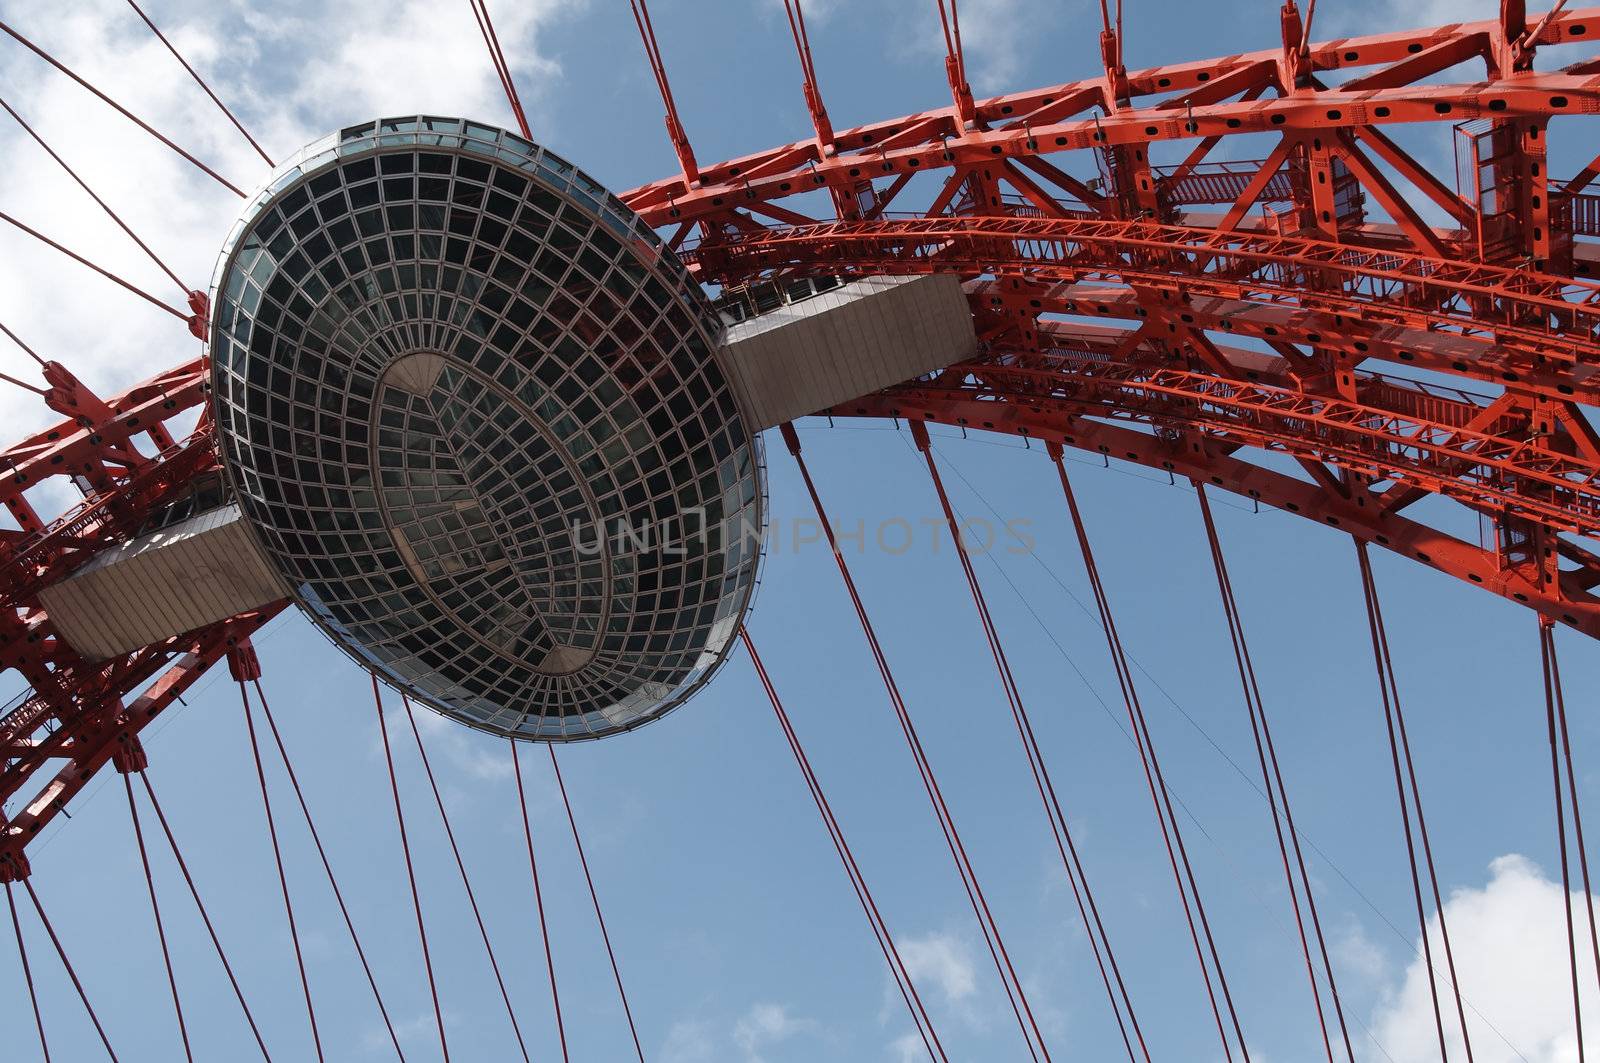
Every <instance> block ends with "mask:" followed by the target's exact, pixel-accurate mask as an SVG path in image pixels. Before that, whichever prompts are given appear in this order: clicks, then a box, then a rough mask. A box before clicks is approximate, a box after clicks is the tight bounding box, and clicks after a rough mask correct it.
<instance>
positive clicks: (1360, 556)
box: [1351, 536, 1472, 1063]
mask: <svg viewBox="0 0 1600 1063" xmlns="http://www.w3.org/2000/svg"><path fill="white" fill-rule="evenodd" d="M1351 538H1352V539H1353V541H1354V542H1355V544H1356V559H1357V562H1358V563H1359V567H1360V571H1361V590H1362V594H1363V596H1364V597H1365V598H1366V605H1367V625H1368V627H1369V628H1370V629H1371V634H1372V656H1373V664H1374V665H1375V666H1376V668H1377V671H1378V685H1379V688H1380V690H1381V692H1382V695H1383V710H1384V719H1385V722H1386V724H1387V725H1388V733H1389V754H1390V759H1391V761H1392V762H1393V764H1392V766H1393V768H1394V781H1395V789H1396V792H1397V794H1398V796H1399V798H1400V819H1401V825H1402V826H1403V827H1404V829H1405V835H1406V852H1407V856H1408V858H1409V860H1410V862H1411V885H1412V892H1413V894H1414V895H1415V900H1416V906H1417V922H1418V926H1419V927H1420V930H1421V934H1422V947H1423V958H1424V961H1425V962H1426V963H1427V964H1428V988H1429V991H1430V993H1431V994H1432V996H1433V1005H1434V1020H1435V1025H1436V1027H1437V1031H1438V1035H1439V1052H1440V1054H1441V1056H1442V1057H1443V1058H1444V1059H1446V1060H1448V1059H1449V1049H1448V1048H1447V1047H1446V1043H1445V1033H1444V1017H1443V1013H1442V1009H1441V1008H1440V1006H1439V1001H1438V988H1437V986H1436V984H1435V974H1436V972H1435V970H1434V966H1433V948H1432V946H1431V945H1430V944H1429V941H1428V919H1427V910H1426V905H1425V903H1424V901H1423V899H1422V883H1421V879H1420V874H1419V871H1418V866H1417V852H1416V843H1415V841H1414V840H1413V837H1412V828H1411V823H1412V816H1411V813H1410V812H1409V811H1408V810H1407V807H1406V783H1407V781H1409V783H1410V793H1411V805H1412V807H1414V808H1415V811H1416V824H1417V828H1416V834H1417V837H1418V838H1420V840H1421V841H1422V853H1423V859H1424V862H1425V864H1426V867H1427V872H1428V881H1429V884H1430V886H1431V887H1432V894H1433V906H1434V912H1435V913H1436V915H1437V917H1438V920H1439V937H1440V938H1441V939H1442V941H1443V944H1444V955H1445V964H1446V966H1447V968H1448V969H1449V977H1448V981H1449V984H1450V991H1451V993H1452V994H1453V995H1454V997H1455V1004H1456V1018H1457V1020H1458V1022H1459V1023H1460V1026H1461V1040H1462V1046H1463V1047H1464V1048H1465V1050H1466V1054H1467V1061H1468V1063H1472V1039H1471V1036H1470V1035H1469V1034H1468V1032H1467V1015H1466V1010H1465V1008H1464V1006H1463V1004H1462V998H1461V980H1460V979H1459V978H1458V977H1457V976H1456V963H1455V954H1454V950H1453V949H1452V948H1451V946H1450V930H1449V927H1448V925H1447V923H1446V922H1445V915H1444V900H1443V898H1442V896H1441V895H1440V891H1439V876H1438V873H1437V872H1436V871H1435V869H1434V863H1433V846H1432V844H1431V843H1430V842H1429V840H1428V827H1427V821H1426V820H1425V819H1424V818H1423V814H1422V794H1421V790H1420V789H1419V787H1418V785H1417V771H1416V766H1415V764H1414V762H1413V760H1412V757H1411V740H1410V738H1409V737H1408V736H1407V734H1406V721H1405V714H1404V712H1403V711H1402V709H1401V707H1400V688H1399V684H1398V683H1397V682H1396V681H1395V675H1394V658H1393V656H1392V655H1391V654H1390V652H1389V634H1388V630H1387V628H1386V627H1385V625H1384V622H1383V608H1382V605H1381V604H1380V603H1379V601H1378V585H1377V581H1376V580H1375V579H1374V578H1373V575H1372V560H1371V558H1370V557H1369V556H1368V553H1367V544H1366V543H1364V542H1362V541H1361V540H1360V539H1355V537H1354V536H1352V537H1351ZM1397 737H1398V744H1397V743H1396V738H1397ZM1402 756H1403V757H1404V761H1405V769H1404V773H1403V774H1402V770H1401V759H1402Z"/></svg>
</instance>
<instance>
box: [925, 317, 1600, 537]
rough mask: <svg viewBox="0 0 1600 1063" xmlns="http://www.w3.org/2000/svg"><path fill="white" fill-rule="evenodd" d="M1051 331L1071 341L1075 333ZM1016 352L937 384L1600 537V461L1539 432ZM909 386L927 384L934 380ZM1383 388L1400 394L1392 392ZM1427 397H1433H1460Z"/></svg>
mask: <svg viewBox="0 0 1600 1063" xmlns="http://www.w3.org/2000/svg"><path fill="white" fill-rule="evenodd" d="M1052 338H1054V339H1056V340H1057V341H1058V342H1062V343H1070V342H1071V340H1072V336H1071V335H1070V333H1068V334H1060V335H1057V334H1054V333H1052ZM1018 360H1019V361H1023V364H1022V365H1016V364H1008V363H1010V361H1011V359H1010V358H1008V357H997V358H989V359H984V360H981V361H977V362H971V363H967V364H965V365H962V366H960V367H958V368H957V370H955V371H952V372H947V373H944V374H941V375H940V377H939V380H938V383H939V385H940V388H939V390H940V392H941V393H943V394H952V393H954V392H955V390H956V389H953V388H951V387H950V385H949V380H950V378H951V377H953V376H954V375H955V374H956V372H961V373H964V374H966V375H967V380H966V381H965V382H964V383H963V385H962V386H961V387H960V389H959V391H960V393H961V395H962V398H963V399H964V400H973V401H980V402H981V401H984V400H989V401H998V402H1025V403H1054V404H1056V405H1057V406H1058V408H1062V409H1072V410H1075V411H1082V412H1088V413H1094V414H1097V415H1099V416H1106V417H1131V418H1136V419H1138V420H1140V421H1142V422H1144V423H1148V424H1152V425H1156V426H1158V427H1164V428H1169V429H1189V428H1193V429H1198V430H1201V431H1204V432H1207V433H1212V434H1216V435H1218V436H1221V437H1222V438H1224V439H1226V440H1230V441H1232V442H1235V443H1239V444H1243V445H1246V446H1251V447H1257V448H1260V449H1265V450H1279V451H1283V452H1285V453H1290V454H1294V455H1296V456H1298V457H1304V458H1308V459H1311V460H1314V461H1322V462H1326V463H1328V464H1330V465H1336V466H1338V467H1340V468H1344V469H1348V470H1350V471H1352V472H1355V473H1358V474H1360V475H1362V476H1364V477H1368V478H1371V479H1375V480H1388V481H1393V482H1396V483H1405V484H1409V485H1415V486H1418V487H1421V488H1423V489H1424V490H1427V491H1429V492H1431V493H1435V494H1440V495H1444V496H1447V497H1452V498H1456V499H1458V500H1460V501H1463V502H1465V503H1466V504H1468V505H1470V506H1472V507H1473V508H1475V509H1479V510H1482V511H1492V512H1497V513H1501V514H1504V515H1506V516H1511V517H1519V518H1522V519H1526V520H1530V521H1535V522H1537V523H1539V524H1542V525H1544V526H1546V527H1551V528H1556V529H1558V530H1562V531H1568V532H1573V533H1575V534H1578V535H1585V536H1594V537H1600V461H1592V460H1585V459H1583V458H1580V457H1572V456H1568V455H1565V454H1561V453H1558V452H1555V451H1552V450H1549V449H1546V448H1545V447H1543V446H1542V445H1541V444H1540V442H1539V441H1538V440H1536V439H1527V440H1522V441H1518V440H1514V439H1508V438H1504V437H1501V436H1498V435H1494V434H1490V433H1488V432H1479V431H1473V430H1471V429H1468V428H1465V427H1462V426H1461V424H1462V423H1463V422H1464V421H1465V419H1466V418H1465V417H1464V416H1458V417H1453V418H1451V421H1450V422H1440V421H1430V420H1426V419H1423V418H1422V417H1420V416H1416V415H1411V416H1407V415H1405V414H1403V413H1400V412H1397V411H1394V410H1392V409H1383V408H1379V407H1376V406H1368V405H1363V404H1361V403H1358V402H1349V401H1345V400H1342V399H1338V398H1330V397H1326V396H1318V395H1307V394H1305V393H1303V392H1299V391H1296V390H1292V389H1289V388H1282V387H1274V386H1270V385H1267V384H1262V383H1256V382H1252V381H1248V380H1237V379H1226V378H1222V377H1218V376H1214V375H1210V374H1205V373H1194V372H1189V371H1186V370H1182V369H1175V368H1171V367H1168V366H1161V365H1141V364H1116V363H1114V362H1110V361H1103V360H1100V359H1099V358H1094V357H1085V356H1082V355H1079V356H1077V357H1074V356H1073V355H1072V354H1071V353H1067V352H1060V351H1056V350H1052V351H1050V352H1048V353H1046V354H1044V355H1030V356H1028V357H1027V358H1026V359H1025V360H1023V359H1018ZM907 387H908V388H911V389H913V390H915V391H917V392H918V393H920V394H928V393H930V392H929V388H928V387H926V386H918V385H907ZM1388 388H1389V389H1390V390H1391V392H1394V391H1399V390H1400V389H1399V388H1397V387H1396V385H1394V384H1389V385H1388ZM1385 397H1386V398H1387V399H1389V400H1390V401H1394V398H1395V395H1394V394H1392V393H1391V394H1389V395H1386V396H1385ZM1428 398H1429V400H1430V404H1432V405H1434V406H1436V407H1437V406H1444V405H1446V404H1449V403H1450V401H1451V400H1448V399H1445V398H1441V397H1438V396H1429V397H1428ZM1463 405H1464V404H1463ZM1452 422H1454V423H1452Z"/></svg>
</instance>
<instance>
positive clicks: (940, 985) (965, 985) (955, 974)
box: [900, 933, 978, 1004]
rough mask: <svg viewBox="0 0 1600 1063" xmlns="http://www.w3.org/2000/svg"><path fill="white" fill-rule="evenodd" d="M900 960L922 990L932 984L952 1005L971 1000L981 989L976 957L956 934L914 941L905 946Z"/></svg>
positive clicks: (905, 942)
mask: <svg viewBox="0 0 1600 1063" xmlns="http://www.w3.org/2000/svg"><path fill="white" fill-rule="evenodd" d="M900 957H901V959H903V960H904V961H905V965H906V970H907V971H908V972H909V973H910V975H911V980H912V981H913V982H915V983H916V984H917V986H918V987H919V988H921V987H922V986H925V985H931V986H933V987H934V988H936V989H938V990H939V992H940V993H941V994H943V995H944V998H945V999H946V1000H947V1001H949V1002H950V1003H952V1004H960V1003H964V1002H966V1001H968V1000H970V999H971V998H972V996H973V995H974V994H975V993H976V992H977V990H978V979H977V973H976V971H975V970H974V968H973V964H972V956H971V954H970V953H969V952H968V950H967V947H966V945H965V943H964V942H962V941H961V940H960V939H959V938H957V937H956V936H955V935H954V934H941V933H934V934H928V935H926V936H925V937H920V938H910V939H908V940H906V941H904V942H902V943H901V945H900Z"/></svg>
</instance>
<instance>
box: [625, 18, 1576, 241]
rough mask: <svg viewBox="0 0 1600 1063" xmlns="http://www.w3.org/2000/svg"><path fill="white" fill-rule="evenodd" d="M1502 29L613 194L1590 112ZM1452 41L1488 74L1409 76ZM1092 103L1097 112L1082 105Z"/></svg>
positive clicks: (1276, 56)
mask: <svg viewBox="0 0 1600 1063" xmlns="http://www.w3.org/2000/svg"><path fill="white" fill-rule="evenodd" d="M1500 35H1501V34H1500V27H1499V25H1498V24H1497V23H1494V22H1477V23H1461V24H1457V25H1454V26H1446V27H1441V28H1438V29H1423V30H1410V31H1404V32H1399V33H1387V34H1379V35H1374V36H1365V37H1353V38H1346V39H1343V40H1335V41H1325V42H1322V43H1320V44H1316V45H1313V46H1311V49H1310V56H1309V70H1310V71H1311V72H1324V73H1326V72H1330V71H1337V70H1344V69H1353V68H1368V67H1383V68H1393V69H1390V70H1387V71H1385V72H1384V73H1383V75H1382V76H1379V75H1378V74H1377V73H1375V74H1373V75H1368V78H1369V79H1370V83H1371V86H1372V87H1369V88H1361V87H1359V85H1358V87H1357V88H1356V89H1355V90H1353V91H1352V90H1350V89H1347V88H1343V87H1339V86H1334V87H1331V88H1322V87H1312V86H1306V85H1302V86H1293V85H1291V86H1290V87H1289V88H1288V89H1285V88H1284V86H1283V84H1282V75H1281V67H1280V62H1281V60H1282V59H1283V54H1282V53H1281V52H1280V51H1275V50H1272V51H1260V52H1254V53H1250V54H1246V55H1238V56H1232V57H1227V58H1222V59H1210V60H1203V61H1198V62H1190V63H1179V64H1173V65H1169V66H1163V67H1154V68H1150V69H1148V70H1142V71H1137V72H1134V73H1131V74H1129V75H1128V79H1127V87H1128V90H1129V93H1130V96H1131V97H1132V98H1133V99H1135V100H1137V99H1140V98H1144V97H1160V99H1159V100H1157V101H1156V102H1154V103H1152V104H1150V105H1148V106H1125V107H1119V106H1118V105H1117V101H1115V100H1110V99H1108V98H1107V94H1106V82H1105V81H1104V80H1103V79H1101V78H1093V79H1086V80H1083V81H1077V82H1069V83H1067V84H1064V85H1055V86H1050V87H1048V88H1042V89H1034V90H1030V91H1026V92H1019V93H1012V94H1009V95H1005V96H997V97H994V98H993V99H990V100H986V101H983V102H980V103H979V104H978V105H977V108H976V112H975V116H974V122H973V123H972V128H970V129H969V128H965V127H964V126H963V124H962V123H961V121H960V120H959V116H958V115H957V114H956V111H955V108H954V107H948V108H940V109H935V110H932V111H925V112H923V113H921V114H915V115H907V116H905V117H902V118H896V119H890V120H887V121H882V122H875V123H872V124H870V125H864V126H859V127H857V128H855V129H851V130H848V131H846V132H843V133H840V134H837V135H836V137H835V140H834V147H835V148H836V149H837V150H836V152H835V153H834V154H827V153H825V152H824V151H823V150H822V149H821V147H820V146H819V145H818V144H817V143H815V142H797V143H792V144H786V145H784V146H782V147H779V148H774V149H771V150H768V151H763V152H758V153H756V154H752V155H747V156H744V157H743V158H739V159H733V160H729V161H727V162H723V163H718V164H716V165H713V166H703V167H701V168H700V170H699V173H698V180H696V181H695V182H694V183H693V184H692V185H691V184H690V183H689V182H687V181H685V179H684V178H683V177H681V176H676V177H672V178H668V179H666V180H662V181H658V182H655V183H654V184H649V185H644V186H642V187H640V188H637V189H634V190H633V191H631V192H629V193H627V194H626V195H624V196H623V200H624V202H626V203H628V205H629V206H631V207H633V208H634V209H635V210H637V211H639V212H640V213H641V214H643V215H644V216H645V218H646V220H648V221H649V222H650V223H651V224H654V225H668V224H672V223H674V222H681V221H686V220H697V219H701V218H706V217H709V216H713V215H716V214H718V213H725V212H727V211H730V210H733V209H735V208H739V207H743V206H747V205H748V204H749V203H751V202H757V201H765V200H772V199H781V198H784V197H786V196H790V195H797V194H799V193H801V192H807V191H811V190H812V189H814V188H820V187H835V188H842V187H846V186H853V185H855V184H857V183H859V182H860V181H862V180H864V179H870V178H873V177H884V176H894V175H897V174H899V173H904V172H906V171H908V170H914V171H929V170H937V169H942V168H949V167H956V168H960V167H983V166H988V165H992V164H994V163H996V162H997V161H1001V160H1007V159H1027V158H1034V157H1037V156H1040V155H1049V154H1054V153H1060V152H1066V151H1072V150H1082V149H1094V148H1106V147H1112V146H1118V145H1129V146H1147V145H1149V144H1151V143H1153V142H1157V141H1164V140H1172V141H1181V140H1190V139H1196V138H1205V137H1212V136H1215V137H1225V136H1232V135H1236V134H1243V133H1262V132H1274V133H1290V132H1295V133H1311V132H1318V131H1326V130H1340V129H1348V130H1359V129H1365V128H1370V127H1372V126H1376V125H1384V124H1405V123H1418V122H1439V121H1441V120H1447V121H1450V122H1461V121H1466V120H1469V119H1474V118H1492V119H1510V118H1517V117H1527V116H1534V117H1540V118H1547V117H1551V116H1556V115H1563V114H1593V113H1596V111H1597V110H1600V78H1597V77H1596V76H1594V75H1593V74H1592V73H1588V72H1580V73H1562V72H1558V73H1534V72H1527V71H1522V72H1517V73H1514V74H1508V75H1499V74H1497V73H1496V72H1495V71H1494V70H1493V67H1494V65H1495V63H1494V59H1493V56H1492V53H1493V51H1494V49H1493V47H1492V45H1493V44H1494V42H1495V41H1496V39H1498V38H1499V37H1500ZM1597 36H1600V8H1584V9H1580V10H1577V11H1563V12H1561V13H1560V14H1558V15H1557V16H1556V17H1555V18H1554V19H1552V20H1551V21H1550V22H1549V23H1548V24H1547V25H1546V26H1545V27H1544V29H1543V30H1542V32H1541V33H1540V35H1539V39H1538V42H1537V43H1538V44H1540V45H1559V44H1562V43H1566V42H1581V41H1587V40H1592V39H1594V38H1596V37H1597ZM1457 41H1466V42H1470V43H1473V44H1477V43H1479V42H1482V43H1484V44H1485V46H1486V48H1487V52H1488V53H1489V54H1486V55H1485V65H1486V71H1487V72H1488V73H1489V75H1490V76H1489V77H1488V79H1486V80H1480V81H1477V82H1473V83H1469V84H1444V85H1438V84H1427V85H1419V84H1416V83H1415V79H1417V78H1422V77H1425V76H1427V74H1428V73H1430V72H1431V71H1430V70H1429V69H1428V65H1427V64H1422V63H1418V62H1417V60H1416V58H1415V57H1416V56H1417V55H1418V51H1419V50H1421V49H1433V48H1440V47H1445V46H1450V45H1451V42H1457ZM1480 50H1481V49H1480ZM1467 51H1468V52H1469V53H1470V52H1471V51H1473V48H1468V49H1467ZM1408 79H1409V80H1408ZM1390 82H1394V83H1393V84H1390ZM1257 84H1275V86H1276V87H1277V88H1278V89H1279V91H1280V93H1281V95H1279V96H1278V97H1276V98H1273V97H1264V98H1259V99H1243V100H1234V101H1229V100H1227V99H1226V98H1220V99H1219V98H1217V97H1218V95H1219V94H1220V93H1225V92H1228V91H1230V90H1231V91H1232V92H1233V93H1240V94H1242V93H1245V92H1246V91H1247V90H1248V89H1250V88H1251V87H1253V86H1255V85H1257ZM1186 93H1187V94H1192V95H1193V100H1194V102H1193V103H1192V105H1186V102H1185V100H1184V98H1183V96H1181V95H1178V94H1186ZM1094 108H1100V109H1101V110H1102V111H1104V112H1105V113H1104V114H1102V115H1097V116H1091V115H1089V112H1090V111H1091V110H1092V109H1094ZM913 130H914V131H915V133H912V131H913ZM908 141H909V142H908Z"/></svg>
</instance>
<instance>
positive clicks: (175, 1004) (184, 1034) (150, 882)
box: [122, 772, 194, 1063]
mask: <svg viewBox="0 0 1600 1063" xmlns="http://www.w3.org/2000/svg"><path fill="white" fill-rule="evenodd" d="M122 788H123V789H124V790H126V791H127V794H128V817H129V818H130V819H131V820H132V821H133V836H134V839H135V840H136V841H137V842H138V843H139V862H140V864H142V865H143V866H144V884H145V886H146V888H147V889H148V890H149V891H150V911H151V914H153V915H154V916H155V920H156V939H157V940H158V941H160V943H161V961H162V963H164V964H165V965H166V968H167V987H168V988H169V989H171V990H172V1010H173V1013H174V1014H176V1015H177V1017H178V1036H179V1037H180V1038H181V1039H182V1041H183V1056H184V1058H185V1059H187V1060H189V1063H194V1050H193V1049H192V1048H190V1047H189V1026H188V1024H187V1023H185V1022H184V1021H183V998H182V996H181V995H180V994H179V993H178V976H177V974H176V973H175V972H174V971H173V969H172V952H171V950H169V949H168V948H167V929H166V926H165V925H164V924H163V923H162V922H161V904H160V902H159V901H157V900H156V880H155V876H154V875H152V874H151V873H150V852H149V850H148V849H146V848H145V844H144V827H143V826H142V825H140V823H139V805H138V802H136V801H134V799H133V780H132V779H130V778H128V773H127V772H123V773H122Z"/></svg>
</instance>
